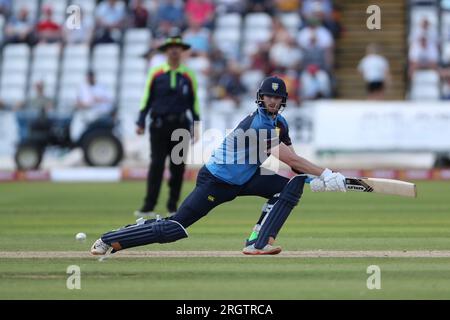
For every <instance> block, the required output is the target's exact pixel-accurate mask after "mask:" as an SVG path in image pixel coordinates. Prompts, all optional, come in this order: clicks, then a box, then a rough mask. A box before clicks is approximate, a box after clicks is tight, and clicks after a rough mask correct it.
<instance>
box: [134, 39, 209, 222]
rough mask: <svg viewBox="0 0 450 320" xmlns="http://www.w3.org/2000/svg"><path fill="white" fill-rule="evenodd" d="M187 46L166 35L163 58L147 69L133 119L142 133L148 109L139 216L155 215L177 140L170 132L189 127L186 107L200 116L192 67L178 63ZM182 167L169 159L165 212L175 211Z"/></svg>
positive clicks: (161, 49) (137, 212)
mask: <svg viewBox="0 0 450 320" xmlns="http://www.w3.org/2000/svg"><path fill="white" fill-rule="evenodd" d="M189 48H190V45H188V44H186V43H184V42H183V41H182V39H181V37H180V36H174V37H169V38H168V39H167V40H166V41H165V42H164V44H163V45H161V46H160V47H159V48H158V49H159V50H160V51H163V52H164V53H165V54H166V56H167V62H166V63H164V64H162V65H159V66H156V67H154V68H152V69H150V71H149V73H148V78H147V82H146V88H145V94H144V96H143V98H142V100H141V110H140V113H139V119H138V121H137V122H136V124H137V128H136V133H137V134H138V135H142V134H144V133H145V121H146V118H147V114H148V113H149V112H150V118H151V123H150V148H151V164H150V168H149V171H148V177H147V194H146V197H145V200H144V205H143V206H142V208H141V209H140V210H139V211H136V212H135V215H136V216H139V217H154V216H156V214H155V213H154V211H153V210H154V208H155V206H156V203H157V200H158V196H159V191H160V188H161V181H162V178H163V173H164V166H165V161H166V158H167V156H169V157H170V155H171V152H172V149H173V148H174V147H175V146H176V145H177V144H178V143H179V142H178V141H171V136H172V132H173V131H174V130H176V129H180V128H182V129H186V130H190V128H191V121H190V120H189V118H188V117H187V111H188V110H189V111H190V112H191V114H192V119H193V120H194V121H199V120H200V115H199V103H198V97H197V79H196V77H195V75H194V73H193V72H192V70H190V69H188V68H187V67H186V66H185V65H183V64H182V63H181V58H182V54H183V51H186V50H189ZM197 138H198V134H197V133H195V134H194V139H197ZM184 151H185V150H184ZM181 156H183V157H185V156H186V155H185V154H184V155H183V154H182V155H181ZM184 170H185V165H184V162H183V163H181V164H175V163H174V162H173V159H170V179H169V188H170V194H169V200H168V201H167V204H166V206H167V210H168V212H169V215H172V214H174V213H175V212H176V211H177V203H178V200H179V198H180V192H181V186H182V182H183V174H184Z"/></svg>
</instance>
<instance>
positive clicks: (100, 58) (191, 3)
mask: <svg viewBox="0 0 450 320" xmlns="http://www.w3.org/2000/svg"><path fill="white" fill-rule="evenodd" d="M70 5H78V6H79V7H80V8H81V13H80V18H79V23H80V25H79V26H77V27H75V28H70V26H69V23H72V24H73V23H74V21H68V20H67V19H68V17H69V14H70V12H72V11H66V10H67V8H68V7H69V6H70ZM0 14H1V16H0V30H1V32H0V40H1V43H2V53H3V54H2V56H3V63H2V66H3V68H2V69H3V72H2V81H1V86H0V99H1V101H2V103H3V105H4V106H10V107H11V106H12V107H13V108H15V109H18V108H26V107H27V105H33V108H36V107H38V108H44V109H46V110H50V109H52V108H58V110H62V111H66V110H70V109H71V108H73V107H78V108H83V107H88V106H89V105H101V106H100V108H103V109H108V108H114V107H119V108H128V109H130V108H134V110H136V109H135V108H136V107H137V105H138V102H139V99H140V98H141V96H142V95H143V94H144V87H143V86H144V83H145V76H146V72H147V70H148V68H149V67H151V66H155V65H157V64H159V63H161V62H163V61H164V59H165V57H164V56H163V55H162V54H161V53H160V52H158V51H157V50H156V48H157V47H158V46H159V45H160V44H161V42H162V41H164V39H165V38H166V37H167V36H169V35H173V34H177V33H179V34H182V35H183V38H184V41H186V42H187V43H189V44H191V46H192V49H191V50H190V52H189V53H188V56H187V57H186V60H185V62H186V64H187V65H188V66H190V67H191V68H193V69H194V70H195V71H196V72H197V76H198V78H199V87H200V89H199V91H200V92H199V95H200V97H201V100H202V102H204V103H203V107H204V105H205V104H206V102H207V101H208V105H211V104H212V105H214V103H215V101H216V102H217V103H218V104H221V105H222V106H221V107H224V108H227V107H229V108H241V107H242V105H243V104H245V107H248V108H253V106H254V104H253V100H254V94H255V91H256V88H257V87H258V85H259V83H260V81H261V80H262V79H263V78H264V77H265V76H266V75H269V74H277V75H279V76H282V77H283V78H284V79H285V81H286V82H287V83H288V91H289V97H290V100H291V103H293V104H294V105H300V103H301V101H303V100H312V99H320V98H330V97H333V96H335V94H336V93H335V85H334V83H335V79H334V77H333V68H334V63H335V62H334V44H335V40H336V39H337V38H338V37H339V35H340V33H341V27H340V24H339V10H338V8H336V6H334V5H333V3H332V1H331V0H303V1H299V0H276V1H268V0H248V1H240V0H217V1H212V0H186V1H182V0H128V1H124V0H101V1H95V0H73V1H67V0H27V1H21V0H14V1H13V0H0ZM83 83H84V84H83ZM224 104H225V105H227V106H226V107H225V106H224ZM248 104H250V105H249V106H248ZM97 107H98V106H97Z"/></svg>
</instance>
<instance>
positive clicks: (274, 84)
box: [272, 82, 279, 91]
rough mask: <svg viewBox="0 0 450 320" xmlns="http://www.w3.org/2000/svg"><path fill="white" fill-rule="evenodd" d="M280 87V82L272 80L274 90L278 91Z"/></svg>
mask: <svg viewBox="0 0 450 320" xmlns="http://www.w3.org/2000/svg"><path fill="white" fill-rule="evenodd" d="M278 87H279V84H278V83H276V82H272V89H273V90H274V91H277V90H278Z"/></svg>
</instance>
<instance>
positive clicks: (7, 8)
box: [0, 0, 12, 17]
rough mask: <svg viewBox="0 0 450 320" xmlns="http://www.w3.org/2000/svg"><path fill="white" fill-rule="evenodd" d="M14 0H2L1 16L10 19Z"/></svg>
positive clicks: (0, 4) (0, 6)
mask: <svg viewBox="0 0 450 320" xmlns="http://www.w3.org/2000/svg"><path fill="white" fill-rule="evenodd" d="M11 7H12V0H0V15H3V16H4V17H8V16H9V14H10V12H11Z"/></svg>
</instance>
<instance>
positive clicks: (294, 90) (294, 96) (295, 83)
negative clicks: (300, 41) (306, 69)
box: [274, 67, 300, 104]
mask: <svg viewBox="0 0 450 320" xmlns="http://www.w3.org/2000/svg"><path fill="white" fill-rule="evenodd" d="M274 74H275V75H277V76H278V77H280V78H281V79H283V81H284V82H285V84H286V90H287V92H288V94H289V96H288V99H289V101H293V102H295V104H298V103H300V97H299V92H298V87H299V80H298V75H299V73H298V71H297V70H295V69H288V68H284V67H279V68H277V69H275V71H274Z"/></svg>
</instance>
